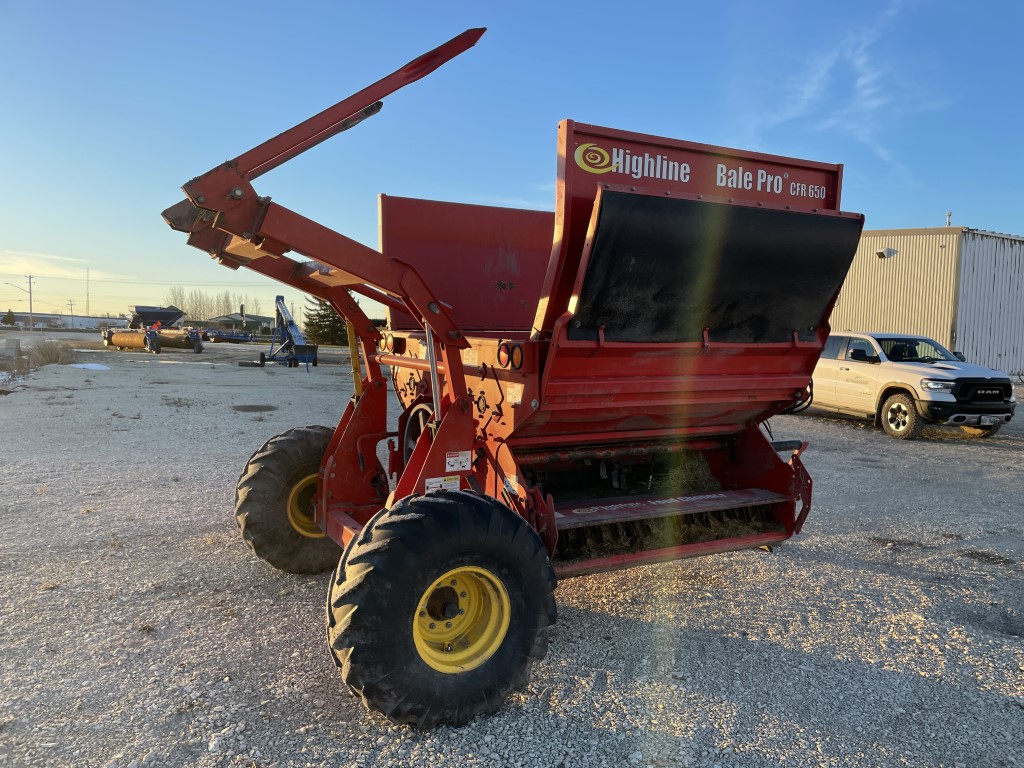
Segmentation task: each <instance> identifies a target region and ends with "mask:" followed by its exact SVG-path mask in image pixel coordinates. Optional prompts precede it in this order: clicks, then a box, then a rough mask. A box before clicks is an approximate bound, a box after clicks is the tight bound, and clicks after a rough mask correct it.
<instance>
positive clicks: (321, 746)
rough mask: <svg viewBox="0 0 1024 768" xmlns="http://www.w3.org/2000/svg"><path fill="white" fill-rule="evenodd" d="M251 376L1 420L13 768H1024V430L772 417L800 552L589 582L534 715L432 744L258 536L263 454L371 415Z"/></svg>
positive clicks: (136, 357)
mask: <svg viewBox="0 0 1024 768" xmlns="http://www.w3.org/2000/svg"><path fill="white" fill-rule="evenodd" d="M252 356H253V353H252V352H251V351H248V350H241V349H239V348H224V349H220V348H218V347H208V348H207V352H206V353H204V354H203V355H201V356H197V355H192V354H188V353H179V352H168V353H165V354H163V355H160V356H151V355H146V354H142V353H117V352H112V351H109V350H96V351H92V352H88V353H87V352H82V353H79V355H78V362H85V363H100V364H102V365H105V366H108V367H109V370H89V369H81V368H74V367H70V366H48V367H47V368H44V369H42V370H41V371H39V372H38V373H36V374H35V375H33V376H31V377H30V378H28V379H26V380H25V381H24V382H22V383H21V384H20V385H19V386H17V387H16V388H15V390H14V391H13V392H12V393H11V394H8V395H6V396H3V397H0V521H2V525H3V529H4V531H5V535H4V536H3V539H2V541H0V580H2V581H0V583H2V584H3V588H2V589H3V597H2V601H0V605H2V610H0V766H47V767H50V766H98V767H101V768H102V767H103V766H109V767H110V768H115V767H117V768H124V767H126V766H127V767H128V768H141V767H142V766H246V767H252V766H257V767H259V768H269V767H270V766H428V765H453V766H545V767H547V766H551V767H552V768H553V767H555V766H563V767H564V768H568V767H569V766H588V767H589V766H721V767H722V768H727V767H731V766H758V767H761V766H764V767H767V766H780V765H784V766H865V767H868V766H870V767H875V766H927V767H929V768H932V767H934V766H949V767H950V768H954V767H955V766H964V767H965V768H966V767H971V768H974V767H975V766H1022V767H1024V735H1022V734H1024V647H1022V639H1021V638H1022V636H1024V588H1022V578H1021V577H1022V572H1024V522H1022V520H1021V503H1020V500H1021V498H1022V497H1024V462H1022V455H1024V418H1021V417H1018V419H1017V422H1016V423H1014V424H1011V425H1010V427H1009V428H1004V431H1003V432H1002V433H1001V434H1000V435H999V436H997V437H996V438H994V439H992V440H985V441H970V440H966V439H962V438H960V437H959V436H958V434H957V433H954V432H944V431H938V430H934V431H933V430H926V432H925V435H924V439H922V440H919V441H916V442H911V443H904V442H900V441H896V440H892V439H890V438H887V437H885V436H884V435H883V434H882V433H880V432H877V431H875V430H873V429H871V428H870V426H868V425H866V424H863V423H861V422H857V421H853V420H847V419H839V418H832V417H826V416H821V415H813V414H810V415H801V416H790V417H781V418H778V419H775V420H773V424H772V426H773V428H774V432H775V436H776V437H777V438H792V437H803V438H805V439H808V440H810V442H811V449H810V451H809V452H808V453H807V454H806V462H807V464H808V467H809V470H810V472H811V474H812V475H813V477H814V479H815V505H814V509H813V510H812V513H811V516H810V518H809V519H808V523H807V525H806V527H805V529H804V533H803V534H802V535H801V536H799V537H797V538H796V539H794V540H792V541H790V542H787V543H786V544H784V545H783V546H781V547H779V548H778V549H776V550H775V551H774V552H771V553H768V552H763V551H749V552H738V553H731V554H726V555H718V556H712V557H705V558H700V559H695V560H688V561H682V562H678V563H672V564H666V565H658V566H649V567H641V568H635V569H632V570H629V571H623V572H618V573H612V574H605V575H599V576H591V577H584V578H579V579H572V580H567V581H565V582H563V583H562V584H561V585H560V586H559V589H558V592H557V597H558V601H559V622H558V624H557V626H556V628H555V630H554V634H553V638H552V642H551V647H550V651H549V653H548V657H547V659H546V660H545V661H544V662H543V663H542V664H540V665H539V666H538V667H537V668H536V669H535V671H534V675H533V679H532V682H531V684H530V686H529V688H528V689H527V690H526V691H523V692H522V693H519V694H516V695H514V696H513V697H512V698H511V699H510V700H509V702H508V705H507V706H506V708H505V709H503V710H502V711H501V712H500V713H499V714H497V715H496V716H491V717H487V718H483V719H478V720H476V721H474V722H473V723H471V724H470V725H469V726H468V727H465V728H462V729H457V730H456V729H450V728H440V729H438V730H435V731H431V732H426V733H422V732H417V731H413V730H411V729H407V728H404V727H395V726H392V725H390V724H389V723H388V722H387V721H385V720H383V719H382V718H380V717H378V716H376V715H372V714H370V713H369V712H367V711H365V710H364V709H363V708H362V706H361V705H360V704H359V703H358V701H357V699H355V698H354V697H353V696H351V695H350V694H349V693H348V691H347V690H346V689H345V688H344V687H343V686H342V684H341V681H340V680H339V678H338V675H337V673H336V671H335V669H334V666H333V665H332V663H331V660H330V657H329V654H328V652H327V648H326V643H325V640H324V630H323V604H324V599H325V596H326V591H327V586H328V581H329V575H328V574H324V575H322V576H317V577H296V576H289V575H286V574H282V573H278V572H275V571H273V570H272V569H270V568H269V567H268V566H266V565H264V564H263V563H262V562H260V561H259V560H257V559H256V558H255V557H254V556H253V555H252V554H251V553H250V552H249V550H248V549H247V548H246V547H245V546H244V544H243V543H242V541H241V538H240V536H239V535H238V533H237V530H236V528H235V524H234V519H233V516H232V514H231V513H232V500H233V490H234V484H235V481H236V479H237V477H238V474H239V471H240V470H241V468H242V466H243V464H244V462H245V460H246V459H247V458H248V456H249V454H250V453H251V452H252V451H253V450H255V449H256V448H257V447H258V446H259V445H260V444H261V443H262V442H263V441H264V440H266V439H267V438H269V437H270V436H272V435H274V434H277V433H279V432H281V431H284V430H285V429H288V428H290V427H293V426H299V425H303V424H312V423H321V424H329V425H330V424H333V423H335V422H336V421H337V419H338V417H339V416H340V413H341V409H342V408H343V406H344V404H345V402H346V400H347V398H348V396H349V395H350V393H351V385H350V382H349V379H348V377H347V375H346V372H345V369H344V367H343V366H342V365H321V366H319V367H318V368H316V369H311V370H310V371H309V372H307V371H305V370H302V369H298V370H290V369H287V368H282V367H268V368H264V369H253V368H239V367H238V366H237V365H236V364H235V363H236V361H237V359H239V358H240V357H252ZM1021 394H1022V393H1021V392H1020V391H1018V397H1020V395H1021ZM240 406H249V408H248V409H244V408H240Z"/></svg>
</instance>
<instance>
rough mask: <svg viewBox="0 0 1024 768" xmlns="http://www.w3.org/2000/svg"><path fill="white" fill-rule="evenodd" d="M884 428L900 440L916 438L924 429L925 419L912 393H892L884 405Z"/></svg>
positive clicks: (891, 435)
mask: <svg viewBox="0 0 1024 768" xmlns="http://www.w3.org/2000/svg"><path fill="white" fill-rule="evenodd" d="M882 429H884V430H885V433H886V434H887V435H889V436H890V437H895V438H896V439H898V440H914V439H916V438H917V437H919V436H920V435H921V430H922V429H924V420H923V419H922V418H921V416H920V415H919V414H918V412H917V406H916V405H914V400H913V398H912V397H910V395H904V394H901V393H897V394H895V395H891V396H890V397H889V398H888V399H887V400H886V401H885V405H883V406H882Z"/></svg>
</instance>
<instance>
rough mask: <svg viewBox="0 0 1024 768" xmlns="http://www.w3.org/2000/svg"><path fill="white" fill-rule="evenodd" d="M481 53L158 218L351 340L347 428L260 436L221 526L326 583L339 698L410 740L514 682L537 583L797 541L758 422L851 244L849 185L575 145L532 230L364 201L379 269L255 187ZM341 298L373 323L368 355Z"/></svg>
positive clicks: (370, 94) (303, 127) (715, 151)
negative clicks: (320, 311) (291, 296)
mask: <svg viewBox="0 0 1024 768" xmlns="http://www.w3.org/2000/svg"><path fill="white" fill-rule="evenodd" d="M482 34H483V30H468V31H467V32H464V33H463V34H461V35H459V36H457V37H455V38H453V39H452V40H450V41H449V42H447V43H445V44H444V45H442V46H441V47H439V48H437V49H435V50H433V51H431V52H429V53H427V54H425V55H423V56H421V57H420V58H418V59H416V60H415V61H413V62H411V63H409V64H408V65H406V66H405V67H403V68H402V69H399V70H398V71H396V72H394V73H393V74H391V75H389V76H387V77H385V78H384V79H382V80H380V81H379V82H377V83H375V84H374V85H371V86H369V87H367V88H365V89H364V90H362V91H360V92H359V93H357V94H355V95H354V96H351V97H350V98H348V99H345V100H344V101H341V102H339V103H338V104H336V105H334V106H333V107H330V108H328V109H327V110H325V111H324V112H322V113H320V114H319V115H317V116H315V117H313V118H311V119H309V120H307V121H305V122H304V123H301V124H299V125H298V126H296V127H295V128H292V129H290V130H288V131H286V132H284V133H282V134H280V135H279V136H277V137H275V138H273V139H271V140H270V141H268V142H266V143H264V144H262V145H260V146H259V147H256V148H255V149H253V150H250V151H249V152H246V153H245V154H243V155H240V156H239V157H237V158H235V159H234V160H232V161H230V162H227V163H224V164H223V165H221V166H218V167H216V168H214V169H213V170H211V171H210V172H208V173H206V174H205V175H203V176H200V177H198V178H195V179H193V180H192V181H190V182H188V183H187V184H186V185H185V186H184V191H185V193H186V195H187V199H186V200H183V201H182V202H180V203H178V204H177V205H175V206H172V207H171V208H169V209H168V210H167V211H165V212H164V218H165V219H166V221H167V222H168V223H169V224H170V225H171V226H172V227H173V228H174V229H177V230H180V231H182V232H186V233H188V242H189V244H190V245H193V246H195V247H197V248H200V249H202V250H203V251H206V252H207V253H209V254H210V255H211V256H213V257H214V258H216V259H218V260H219V261H220V262H221V263H222V264H224V265H225V266H228V267H231V268H232V269H237V268H238V267H246V268H248V269H251V270H254V271H256V272H259V273H260V274H263V275H267V276H270V277H272V278H275V279H277V280H279V281H281V282H283V283H285V284H287V285H290V286H293V287H295V288H299V289H301V290H304V291H306V292H308V293H310V294H312V295H314V296H317V297H319V298H321V299H323V300H325V301H327V302H329V303H330V304H331V305H332V306H333V307H334V308H335V309H336V310H337V312H338V313H339V314H340V315H341V316H342V317H344V318H345V319H346V321H347V322H348V326H349V330H350V334H349V336H350V340H351V346H352V361H353V374H354V388H355V395H354V396H353V397H352V398H351V400H350V401H349V403H348V405H347V407H346V408H345V411H344V414H343V415H342V416H341V419H340V422H339V423H338V425H337V427H336V428H329V427H318V426H317V427H303V428H298V429H293V430H290V431H288V432H285V433H284V434H281V435H278V436H276V437H274V438H272V439H271V440H269V441H268V442H267V443H266V444H265V445H264V446H263V447H261V448H260V449H259V450H258V451H257V452H256V453H255V454H253V456H252V458H251V459H250V460H249V462H248V464H247V465H246V467H245V470H244V471H243V473H242V477H241V478H240V480H239V483H238V488H237V495H236V499H237V506H236V510H235V512H236V516H237V519H238V523H239V526H240V528H241V530H242V534H243V536H244V538H245V540H246V541H247V542H248V543H249V544H250V546H251V547H252V549H253V550H254V551H255V552H256V554H257V555H259V556H260V557H262V558H264V559H265V560H267V561H268V562H269V563H270V564H271V565H273V566H275V567H277V568H280V569H283V570H286V571H290V572H296V573H309V572H317V571H324V570H328V569H331V568H336V570H335V577H334V580H333V582H332V585H331V588H330V595H329V600H328V608H327V635H328V641H329V645H330V651H331V654H332V655H333V658H334V661H335V663H336V664H337V665H338V667H339V668H340V670H341V676H342V678H343V680H344V681H345V682H346V683H347V684H348V685H349V686H350V687H351V688H352V690H353V691H354V692H355V693H356V694H357V695H359V696H360V697H361V698H362V700H363V701H364V703H365V704H366V705H367V706H368V707H370V708H371V709H375V710H377V711H380V712H382V713H383V714H384V715H385V716H387V717H388V718H390V719H391V720H392V721H394V722H400V723H411V724H414V725H417V726H420V727H430V726H433V725H435V724H437V723H440V722H446V723H451V724H461V723H464V722H466V721H467V720H469V719H470V718H471V717H473V716H474V715H476V714H478V713H481V712H490V711H494V710H496V709H497V708H499V707H500V706H501V704H502V702H503V700H504V699H505V698H506V696H507V694H508V693H509V692H510V691H511V690H513V689H515V688H517V687H520V686H522V685H523V684H524V683H525V681H526V680H527V677H528V674H529V671H530V667H531V666H532V664H533V662H534V661H536V660H538V659H540V658H542V657H543V656H544V654H545V652H546V648H547V633H548V627H549V626H550V625H551V624H553V623H554V621H555V613H556V611H555V601H554V597H553V591H554V589H555V585H556V578H557V577H568V576H574V575H578V574H584V573H594V572H598V571H605V570H610V569H616V568H623V567H626V566H630V565H636V564H641V563H656V562H663V561H668V560H673V559H677V558H684V557H692V556H695V555H706V554H712V553H717V552H725V551H729V550H737V549H744V548H753V547H759V546H763V545H770V544H776V543H778V542H781V541H784V540H785V539H787V538H789V537H791V536H792V535H793V534H795V533H797V532H799V531H800V528H801V526H802V525H803V523H804V519H805V518H806V516H807V513H808V511H809V509H810V502H811V479H810V477H809V476H808V474H807V472H806V471H805V469H804V466H803V464H802V463H801V461H800V453H801V451H802V450H803V449H804V447H805V444H801V443H799V442H793V443H788V444H780V443H773V442H771V441H770V440H769V439H768V437H766V435H765V433H764V431H763V430H762V427H761V424H762V423H763V422H764V421H765V420H766V419H768V418H769V417H771V416H773V415H775V414H778V413H780V412H781V411H783V410H785V409H787V408H789V407H791V406H793V405H794V404H795V403H797V402H799V401H800V400H801V398H803V396H804V392H805V389H806V387H807V385H808V382H809V381H810V378H811V372H812V370H813V368H814V365H815V362H816V361H817V359H818V356H819V354H820V352H821V350H822V347H823V345H824V343H825V339H826V337H827V335H828V331H829V327H828V316H829V314H830V312H831V309H832V306H833V303H834V302H835V299H836V295H837V293H838V291H839V288H840V285H841V284H842V282H843V279H844V277H845V275H846V272H847V269H848V267H849V265H850V262H851V260H852V258H853V254H854V252H855V250H856V247H857V243H858V240H859V236H860V231H861V227H862V225H863V217H862V216H860V215H859V214H851V213H843V212H841V211H840V210H839V197H840V186H841V176H842V167H841V166H838V165H827V164H823V163H815V162H807V161H803V160H796V159H792V158H786V157H776V156H771V155H765V154H758V153H753V152H745V151H739V150H732V149H725V148H722V147H714V146H708V145H703V144H694V143H691V142H686V141H678V140H674V139H663V138H656V137H652V136H646V135H641V134H637V133H628V132H625V131H619V130H611V129H608V128H600V127H597V126H593V125H583V124H580V123H575V122H572V121H568V120H567V121H564V122H562V123H561V124H560V126H559V133H558V142H559V143H558V188H557V198H556V209H555V212H554V213H553V214H552V213H546V212H537V211H526V210H514V209H509V208H494V207H484V206H478V205H462V204H456V203H447V202H437V201H432V200H415V199H408V198H402V197H391V196H383V195H382V196H381V198H380V251H376V250H374V249H372V248H368V247H366V246H364V245H362V244H360V243H358V242H355V241H354V240H352V239H350V238H347V237H345V236H344V235H341V234H338V233H337V232H334V231H332V230H330V229H328V228H326V227H324V226H321V225H319V224H317V223H315V222H313V221H310V220H309V219H306V218H303V217H302V216H300V215H299V214H297V213H294V212H292V211H290V210H288V209H287V208H284V207H283V206H281V205H279V204H277V203H275V202H271V200H270V199H269V198H267V197H262V196H259V195H257V194H256V192H255V191H254V190H253V187H252V183H251V182H252V180H253V179H254V178H255V177H257V176H259V175H260V174H262V173H264V172H266V171H268V170H270V169H271V168H274V167H276V166H277V165H279V164H281V163H283V162H285V161H286V160H288V159H290V158H292V157H294V156H295V155H297V154H299V153H300V152H302V151H304V150H306V149H308V148H310V147H312V146H314V145H315V144H317V143H319V142H320V141H323V140H324V139H326V138H328V137H330V136H332V135H334V134H337V133H340V132H341V131H344V130H346V129H348V128H351V127H353V126H354V125H356V124H357V123H359V122H361V121H362V120H364V119H365V118H367V117H370V116H372V115H374V114H376V113H377V112H378V111H379V110H380V108H381V101H380V100H381V99H382V98H383V97H385V96H387V95H388V94H390V93H392V92H394V91H395V90H397V89H399V88H401V87H402V86H404V85H407V84H409V83H411V82H413V81H415V80H418V79H419V78H421V77H423V76H425V75H426V74H428V73H430V72H432V71H433V70H434V69H436V68H437V67H439V66H441V65H442V64H443V63H445V62H446V61H448V60H450V59H451V58H453V57H455V56H457V55H458V54H460V53H462V52H464V51H465V50H467V49H468V48H470V47H471V46H472V45H474V44H475V43H476V41H477V40H478V39H479V37H480V35H482ZM353 293H355V294H359V295H362V296H365V297H368V298H371V299H373V300H375V301H378V302H380V303H381V304H383V305H384V306H385V307H387V309H388V314H389V326H388V328H387V329H386V330H385V331H383V332H381V331H378V329H377V328H375V327H374V325H373V324H372V323H371V322H370V320H369V319H368V318H367V317H366V315H365V314H364V313H363V311H362V310H361V309H360V307H359V305H358V304H357V303H356V302H355V301H354V300H353V298H352V295H353ZM360 353H361V359H360ZM388 379H390V383H391V386H392V388H393V390H394V393H395V395H396V396H397V401H398V406H399V412H398V414H397V428H394V427H392V428H389V424H391V425H394V424H395V423H396V422H395V420H394V414H392V418H391V420H389V418H388V414H387V403H388V392H387V389H388ZM383 445H386V446H387V448H386V451H383V450H382V451H381V453H380V454H378V449H379V448H381V447H382V446H383ZM378 455H380V456H382V457H385V456H386V461H385V462H382V461H381V460H380V459H379V458H378ZM385 463H386V466H385Z"/></svg>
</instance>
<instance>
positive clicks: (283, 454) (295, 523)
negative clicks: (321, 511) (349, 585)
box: [235, 426, 341, 573]
mask: <svg viewBox="0 0 1024 768" xmlns="http://www.w3.org/2000/svg"><path fill="white" fill-rule="evenodd" d="M333 435H334V430H333V429H331V428H330V427H321V426H310V427H299V428H296V429H290V430H288V431H287V432H283V433H281V434H280V435H277V436H276V437H272V438H270V440H268V441H267V442H266V443H264V444H263V445H262V446H261V447H260V449H259V450H258V451H256V453H254V454H253V455H252V456H251V457H250V458H249V461H248V462H247V463H246V465H245V469H244V470H242V475H241V477H239V478H238V485H237V487H236V488H235V519H236V520H237V521H238V527H239V528H240V529H241V531H242V538H243V539H245V542H246V543H247V544H248V545H249V546H250V547H251V548H252V551H253V552H255V553H256V555H257V556H258V557H260V558H262V559H263V560H266V561H267V562H268V563H270V564H271V565H272V566H274V567H275V568H277V569H279V570H282V571H287V572H288V573H323V572H324V571H329V570H330V569H331V568H333V567H334V566H335V565H336V564H337V562H338V558H339V557H340V556H341V548H340V547H339V546H338V545H337V544H335V543H334V541H333V540H332V539H330V538H328V537H327V535H326V534H324V532H323V531H321V530H320V528H319V526H317V524H316V523H315V522H314V521H313V510H312V508H311V506H310V505H311V504H312V502H313V497H314V496H315V495H316V480H317V475H318V473H319V471H320V461H321V460H322V459H323V455H324V452H325V451H326V450H327V444H328V443H329V442H330V441H331V437H332V436H333Z"/></svg>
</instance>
